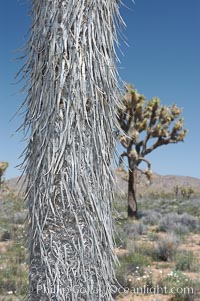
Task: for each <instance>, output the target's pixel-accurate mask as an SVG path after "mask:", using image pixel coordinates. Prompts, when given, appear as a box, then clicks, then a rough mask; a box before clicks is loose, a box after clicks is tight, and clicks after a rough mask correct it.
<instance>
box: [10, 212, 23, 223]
mask: <svg viewBox="0 0 200 301" xmlns="http://www.w3.org/2000/svg"><path fill="white" fill-rule="evenodd" d="M25 218H26V212H24V211H21V212H16V213H15V214H14V216H13V222H14V223H15V224H23V223H24V221H25Z"/></svg>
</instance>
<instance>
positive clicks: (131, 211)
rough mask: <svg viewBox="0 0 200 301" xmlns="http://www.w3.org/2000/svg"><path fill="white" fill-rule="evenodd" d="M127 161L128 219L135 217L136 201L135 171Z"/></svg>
mask: <svg viewBox="0 0 200 301" xmlns="http://www.w3.org/2000/svg"><path fill="white" fill-rule="evenodd" d="M133 166H134V164H132V162H131V159H129V177H128V217H131V218H133V217H135V218H136V217H137V200H136V183H135V181H136V179H135V177H136V170H135V167H133Z"/></svg>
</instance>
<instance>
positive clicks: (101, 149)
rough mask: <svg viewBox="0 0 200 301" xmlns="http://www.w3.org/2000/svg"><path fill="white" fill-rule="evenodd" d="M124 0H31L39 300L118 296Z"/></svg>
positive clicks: (34, 267) (30, 125) (33, 219)
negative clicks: (114, 286) (119, 63)
mask: <svg viewBox="0 0 200 301" xmlns="http://www.w3.org/2000/svg"><path fill="white" fill-rule="evenodd" d="M119 2H120V1H116V0H108V1H104V0H95V1H92V0H89V1H88V0H83V1H77V0H57V1H51V0H45V1H44V0H33V1H32V4H33V7H32V18H33V21H32V27H31V31H30V38H29V41H28V46H27V61H26V64H25V66H24V67H23V69H22V75H23V78H25V79H26V80H27V84H26V87H25V88H26V89H27V97H26V100H25V107H26V108H27V112H26V117H25V121H24V125H23V128H25V129H27V130H28V133H30V138H29V142H28V145H27V148H26V150H25V161H24V163H23V168H24V173H25V175H26V181H27V190H26V202H27V206H28V208H29V215H28V221H29V224H28V228H29V232H28V241H29V254H30V256H29V266H30V268H29V293H28V300H31V301H33V300H34V301H36V300H38V301H39V300H51V301H53V300H56V301H57V300H59V301H63V300H70V301H72V300H74V301H76V300H87V301H94V300H95V301H96V300H106V301H108V300H112V294H111V293H112V290H111V283H112V279H113V276H114V269H113V261H114V260H115V255H114V251H113V226H112V215H111V212H112V205H111V204H112V201H113V196H114V193H113V172H112V171H113V169H114V164H113V157H114V154H113V152H114V148H115V138H114V135H113V128H114V127H115V126H116V124H117V120H116V115H115V109H114V108H115V106H116V105H118V95H119V89H118V75H117V72H116V68H115V60H116V56H115V49H114V44H115V42H117V34H116V29H115V25H116V22H122V20H121V18H120V15H119ZM118 24H119V23H118Z"/></svg>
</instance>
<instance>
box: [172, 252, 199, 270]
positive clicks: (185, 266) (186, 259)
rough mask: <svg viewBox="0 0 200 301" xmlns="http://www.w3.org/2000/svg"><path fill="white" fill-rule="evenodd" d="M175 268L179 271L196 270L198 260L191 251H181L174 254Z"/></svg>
mask: <svg viewBox="0 0 200 301" xmlns="http://www.w3.org/2000/svg"><path fill="white" fill-rule="evenodd" d="M176 269H177V270H181V271H190V272H196V271H198V269H199V262H198V260H197V259H196V258H195V257H194V254H193V252H190V251H182V252H181V253H179V254H177V256H176Z"/></svg>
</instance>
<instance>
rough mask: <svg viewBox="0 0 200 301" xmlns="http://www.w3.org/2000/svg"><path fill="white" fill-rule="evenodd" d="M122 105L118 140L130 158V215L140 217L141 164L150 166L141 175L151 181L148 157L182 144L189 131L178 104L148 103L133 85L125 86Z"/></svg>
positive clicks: (122, 156) (152, 101)
mask: <svg viewBox="0 0 200 301" xmlns="http://www.w3.org/2000/svg"><path fill="white" fill-rule="evenodd" d="M125 88H126V92H125V95H124V98H123V106H122V107H120V108H119V109H117V115H118V122H119V124H120V127H121V130H122V133H121V132H119V133H118V139H119V141H120V143H121V144H122V146H123V147H124V148H125V149H126V151H124V152H123V153H122V154H121V156H120V164H123V163H124V160H123V158H125V157H127V159H128V169H129V170H128V172H129V180H128V216H129V217H136V216H137V200H136V174H137V172H136V171H137V169H138V166H139V165H140V163H141V162H145V163H146V164H147V169H146V170H142V172H143V173H144V174H145V175H146V176H147V178H148V179H149V180H150V179H151V176H152V171H151V163H150V162H149V161H148V160H147V159H146V158H145V156H147V155H148V154H149V153H151V152H152V151H154V150H155V149H156V148H158V147H160V146H162V145H167V144H170V143H178V142H180V141H183V140H184V138H185V135H186V133H187V130H186V129H184V128H183V122H184V119H183V118H182V117H181V109H180V108H179V107H177V105H176V104H173V105H172V106H165V105H162V104H161V102H160V99H159V98H153V99H151V100H150V101H147V100H146V99H145V97H144V96H143V95H141V94H139V93H138V92H137V91H136V90H135V89H134V88H133V86H132V85H130V84H127V85H126V86H125Z"/></svg>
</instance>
